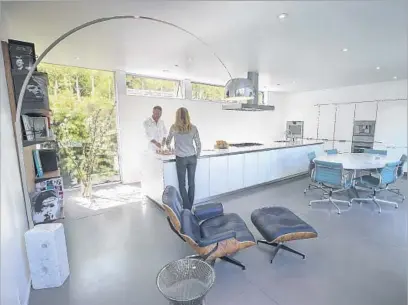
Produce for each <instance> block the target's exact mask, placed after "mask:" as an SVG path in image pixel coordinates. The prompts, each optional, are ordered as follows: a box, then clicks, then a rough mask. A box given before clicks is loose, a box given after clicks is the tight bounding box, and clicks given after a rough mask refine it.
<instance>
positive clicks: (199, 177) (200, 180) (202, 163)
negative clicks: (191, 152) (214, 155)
mask: <svg viewBox="0 0 408 305" xmlns="http://www.w3.org/2000/svg"><path fill="white" fill-rule="evenodd" d="M209 164H210V158H202V159H198V160H197V168H196V175H195V185H196V187H195V198H194V201H195V202H196V201H197V200H200V199H203V198H207V197H209V196H210V166H209Z"/></svg>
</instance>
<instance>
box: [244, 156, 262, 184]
mask: <svg viewBox="0 0 408 305" xmlns="http://www.w3.org/2000/svg"><path fill="white" fill-rule="evenodd" d="M258 180H259V179H258V153H255V152H253V153H246V154H244V187H249V186H253V185H255V184H258Z"/></svg>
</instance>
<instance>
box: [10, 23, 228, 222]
mask: <svg viewBox="0 0 408 305" xmlns="http://www.w3.org/2000/svg"><path fill="white" fill-rule="evenodd" d="M114 19H142V20H149V21H154V22H159V23H162V24H166V25H169V26H172V27H174V28H177V29H179V30H181V31H183V32H185V33H187V34H189V35H190V36H193V37H194V38H195V39H197V40H198V41H200V42H201V43H202V44H203V45H205V46H206V47H207V48H209V49H210V51H211V52H212V54H213V55H214V56H215V57H216V58H217V59H218V61H219V62H220V63H221V65H222V66H223V67H224V69H225V70H226V71H227V73H228V75H229V77H230V79H232V76H231V73H230V72H229V71H228V68H227V66H226V65H225V64H224V62H223V61H222V60H221V58H220V57H219V56H218V55H217V54H216V53H215V52H214V51H213V50H212V49H211V47H210V46H209V45H208V44H207V43H206V42H205V41H203V40H202V39H200V38H199V37H198V36H196V35H195V34H193V33H191V32H190V31H188V30H186V29H183V28H182V27H180V26H178V25H175V24H173V23H170V22H167V21H163V20H160V19H155V18H151V17H144V16H132V15H123V16H112V17H105V18H98V19H95V20H92V21H89V22H86V23H84V24H82V25H79V26H77V27H75V28H73V29H72V30H69V31H68V32H66V33H65V34H63V35H61V36H60V37H58V38H57V39H56V40H55V41H54V42H53V43H51V44H50V45H49V46H48V47H47V48H46V49H45V51H44V52H43V53H41V55H40V56H39V57H38V58H37V60H36V61H35V62H34V64H33V66H32V67H31V68H30V70H29V72H28V74H27V76H26V78H25V79H24V82H23V85H22V87H21V89H20V93H19V95H18V101H17V107H16V108H17V109H16V117H15V121H14V125H15V131H16V141H17V148H18V159H19V165H20V174H21V182H22V185H23V193H24V201H25V205H26V211H27V222H28V225H29V227H32V226H33V222H32V219H31V217H30V215H31V202H30V198H29V195H28V189H27V183H26V181H24V180H25V178H26V171H25V167H24V149H23V137H22V133H21V125H20V116H21V108H22V105H23V99H24V95H25V91H26V88H27V85H28V82H29V81H30V79H31V76H32V75H33V73H34V71H35V69H36V68H37V66H38V65H39V64H40V62H41V61H42V60H43V58H44V57H45V56H46V55H47V54H48V53H49V52H50V51H51V50H52V49H53V48H54V47H55V46H56V45H57V44H59V43H60V42H61V41H63V40H64V39H65V38H67V37H68V36H70V35H72V34H74V33H76V32H78V31H80V30H82V29H83V28H86V27H88V26H91V25H93V24H97V23H102V22H106V21H109V20H114Z"/></svg>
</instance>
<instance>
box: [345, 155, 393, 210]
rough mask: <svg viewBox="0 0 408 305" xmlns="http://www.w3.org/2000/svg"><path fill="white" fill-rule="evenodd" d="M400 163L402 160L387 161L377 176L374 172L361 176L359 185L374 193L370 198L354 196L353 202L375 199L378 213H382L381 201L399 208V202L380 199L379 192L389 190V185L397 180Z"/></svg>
mask: <svg viewBox="0 0 408 305" xmlns="http://www.w3.org/2000/svg"><path fill="white" fill-rule="evenodd" d="M400 163H401V162H400V161H396V162H389V163H387V164H386V165H385V167H384V168H381V169H379V170H377V175H376V176H374V175H372V174H370V175H363V176H361V177H360V178H359V180H358V184H357V185H358V186H362V187H365V188H367V189H369V190H371V191H372V192H373V193H372V195H371V196H370V197H368V198H353V199H351V202H354V201H360V203H361V202H365V201H373V202H374V203H375V204H376V205H377V206H378V213H381V206H380V203H388V204H392V205H394V207H395V208H398V203H397V202H394V201H389V200H384V199H378V198H377V194H378V193H379V192H382V191H389V189H388V185H390V184H392V183H395V181H397V172H398V167H399V165H400Z"/></svg>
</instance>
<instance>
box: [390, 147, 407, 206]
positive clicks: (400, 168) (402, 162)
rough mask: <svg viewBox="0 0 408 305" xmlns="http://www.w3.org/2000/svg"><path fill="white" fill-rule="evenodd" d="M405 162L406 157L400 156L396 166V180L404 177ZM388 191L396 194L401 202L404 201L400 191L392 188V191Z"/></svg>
mask: <svg viewBox="0 0 408 305" xmlns="http://www.w3.org/2000/svg"><path fill="white" fill-rule="evenodd" d="M406 162H407V155H405V154H404V155H402V156H401V158H400V164H399V165H398V170H397V179H400V178H401V177H402V176H404V165H405V163H406ZM387 190H388V191H390V192H391V193H394V194H397V195H398V196H400V197H401V198H402V201H404V200H405V196H404V195H403V194H401V191H400V189H398V188H394V189H390V188H387Z"/></svg>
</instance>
